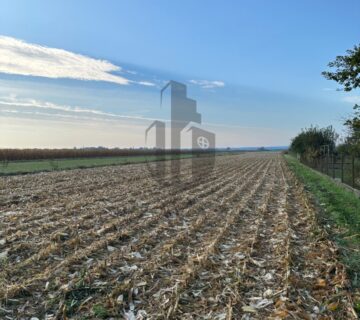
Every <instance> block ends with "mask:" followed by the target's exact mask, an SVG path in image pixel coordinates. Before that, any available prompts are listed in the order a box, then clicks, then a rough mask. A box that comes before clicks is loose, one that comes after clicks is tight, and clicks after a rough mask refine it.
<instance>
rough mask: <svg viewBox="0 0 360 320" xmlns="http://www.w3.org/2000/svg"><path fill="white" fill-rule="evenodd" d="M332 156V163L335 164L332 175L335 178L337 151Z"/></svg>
mask: <svg viewBox="0 0 360 320" xmlns="http://www.w3.org/2000/svg"><path fill="white" fill-rule="evenodd" d="M332 158H333V161H332V165H333V170H332V176H333V179H335V162H336V155H335V153H334V154H333V156H332Z"/></svg>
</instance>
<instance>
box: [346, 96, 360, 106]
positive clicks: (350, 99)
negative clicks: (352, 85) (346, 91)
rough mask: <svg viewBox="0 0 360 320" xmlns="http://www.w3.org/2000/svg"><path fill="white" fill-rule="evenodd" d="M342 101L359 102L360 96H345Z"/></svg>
mask: <svg viewBox="0 0 360 320" xmlns="http://www.w3.org/2000/svg"><path fill="white" fill-rule="evenodd" d="M343 101H345V102H349V103H352V104H360V96H347V97H344V98H343Z"/></svg>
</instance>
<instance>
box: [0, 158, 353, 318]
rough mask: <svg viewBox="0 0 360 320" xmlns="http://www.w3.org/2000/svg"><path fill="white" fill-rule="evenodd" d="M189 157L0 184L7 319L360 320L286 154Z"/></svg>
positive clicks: (0, 278)
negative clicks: (170, 166)
mask: <svg viewBox="0 0 360 320" xmlns="http://www.w3.org/2000/svg"><path fill="white" fill-rule="evenodd" d="M178 161H180V162H181V164H182V166H181V171H180V172H179V173H178V175H179V178H181V181H182V183H181V184H179V185H176V184H174V182H173V181H174V179H173V178H174V177H173V176H171V175H168V176H166V177H165V178H164V179H163V180H164V181H162V184H160V185H159V184H158V182H157V181H156V180H155V179H153V177H152V176H151V175H150V174H149V170H148V168H147V166H146V165H143V164H142V165H129V166H124V167H108V168H97V169H85V170H73V171H66V172H53V173H43V174H35V175H28V176H18V177H8V178H1V183H2V186H3V188H2V189H1V195H0V196H1V213H0V227H1V229H0V230H1V231H0V255H1V272H0V282H1V283H0V284H1V286H0V301H1V304H0V315H1V319H30V318H31V317H37V318H38V319H68V318H69V319H103V318H113V319H219V320H220V319H356V315H355V313H354V312H353V309H352V306H351V305H352V303H351V302H352V301H351V296H350V294H349V292H348V291H347V285H348V281H347V278H346V274H345V270H344V266H343V265H341V264H340V263H339V262H338V257H337V249H336V247H335V246H334V244H333V243H332V242H331V241H329V240H328V238H327V237H326V234H324V232H323V231H322V230H321V228H320V227H319V226H317V224H316V217H315V211H314V210H313V208H312V206H311V205H310V203H309V200H308V199H307V198H306V196H305V193H304V192H303V190H302V186H301V185H300V184H299V183H298V182H297V181H296V180H295V178H294V177H293V175H292V174H291V172H290V171H289V169H288V168H287V166H286V163H285V161H284V160H283V159H282V157H281V155H279V154H275V153H268V154H267V153H249V154H243V155H236V156H223V157H217V158H216V163H215V167H214V169H213V170H209V169H210V167H209V164H208V163H207V162H206V159H199V160H197V161H203V166H198V168H200V169H199V170H202V171H201V173H203V174H200V175H197V179H196V180H194V179H192V178H191V172H192V170H191V160H189V159H184V160H178ZM175 180H177V179H175Z"/></svg>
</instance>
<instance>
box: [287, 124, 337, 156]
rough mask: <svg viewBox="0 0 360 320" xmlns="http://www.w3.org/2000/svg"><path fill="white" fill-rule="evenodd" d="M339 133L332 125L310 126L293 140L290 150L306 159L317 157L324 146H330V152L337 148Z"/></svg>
mask: <svg viewBox="0 0 360 320" xmlns="http://www.w3.org/2000/svg"><path fill="white" fill-rule="evenodd" d="M337 139H338V134H337V133H336V132H335V130H334V128H333V127H332V126H329V127H326V128H318V127H313V126H312V127H310V128H307V129H303V130H302V131H301V133H299V134H298V135H297V136H296V137H295V138H294V139H293V140H292V141H291V146H290V151H292V152H295V153H298V154H300V156H301V157H302V158H303V159H304V158H305V159H308V160H311V159H316V158H318V157H319V156H320V155H321V153H322V151H321V148H322V147H323V146H328V147H327V148H328V150H329V152H333V151H334V150H335V145H336V140H337Z"/></svg>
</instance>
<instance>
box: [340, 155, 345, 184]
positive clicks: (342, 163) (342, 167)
mask: <svg viewBox="0 0 360 320" xmlns="http://www.w3.org/2000/svg"><path fill="white" fill-rule="evenodd" d="M344 158H345V156H344V154H342V155H341V182H344V160H345V159H344Z"/></svg>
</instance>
